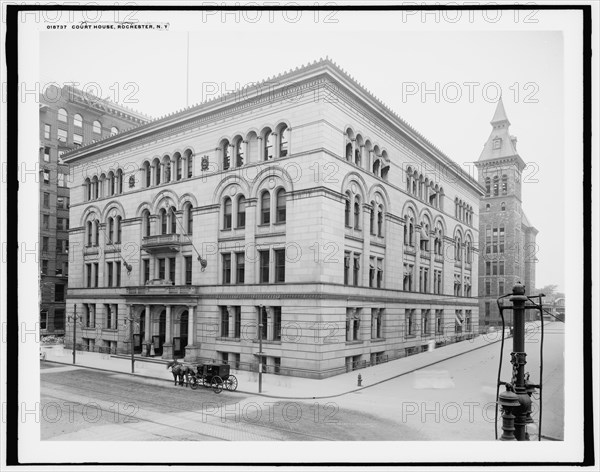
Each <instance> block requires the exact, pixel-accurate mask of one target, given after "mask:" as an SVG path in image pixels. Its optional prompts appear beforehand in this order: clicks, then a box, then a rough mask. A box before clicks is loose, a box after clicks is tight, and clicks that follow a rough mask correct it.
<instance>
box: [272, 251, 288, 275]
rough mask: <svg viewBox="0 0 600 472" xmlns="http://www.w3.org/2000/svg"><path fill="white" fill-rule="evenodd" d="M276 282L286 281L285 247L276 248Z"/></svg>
mask: <svg viewBox="0 0 600 472" xmlns="http://www.w3.org/2000/svg"><path fill="white" fill-rule="evenodd" d="M273 252H274V253H275V282H276V283H282V282H285V249H275V251H273Z"/></svg>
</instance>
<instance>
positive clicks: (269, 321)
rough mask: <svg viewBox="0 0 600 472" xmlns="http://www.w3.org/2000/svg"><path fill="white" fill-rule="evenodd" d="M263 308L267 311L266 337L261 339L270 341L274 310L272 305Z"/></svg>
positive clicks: (271, 338)
mask: <svg viewBox="0 0 600 472" xmlns="http://www.w3.org/2000/svg"><path fill="white" fill-rule="evenodd" d="M265 310H266V311H267V339H266V340H265V339H263V341H272V340H273V330H274V326H273V325H274V321H275V316H274V315H275V310H274V309H273V307H272V306H266V307H265Z"/></svg>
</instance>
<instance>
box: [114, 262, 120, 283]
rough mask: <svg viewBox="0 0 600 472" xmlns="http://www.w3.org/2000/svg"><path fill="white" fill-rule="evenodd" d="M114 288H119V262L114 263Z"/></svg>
mask: <svg viewBox="0 0 600 472" xmlns="http://www.w3.org/2000/svg"><path fill="white" fill-rule="evenodd" d="M115 275H116V277H115V287H120V286H121V262H120V261H119V262H115Z"/></svg>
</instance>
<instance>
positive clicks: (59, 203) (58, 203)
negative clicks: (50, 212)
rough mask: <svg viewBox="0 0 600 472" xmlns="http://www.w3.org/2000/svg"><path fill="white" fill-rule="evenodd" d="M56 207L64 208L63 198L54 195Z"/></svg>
mask: <svg viewBox="0 0 600 472" xmlns="http://www.w3.org/2000/svg"><path fill="white" fill-rule="evenodd" d="M56 208H65V198H64V197H56Z"/></svg>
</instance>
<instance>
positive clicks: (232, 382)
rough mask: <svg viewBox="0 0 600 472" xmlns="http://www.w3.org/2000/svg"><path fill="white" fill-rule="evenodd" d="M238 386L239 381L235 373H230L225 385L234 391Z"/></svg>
mask: <svg viewBox="0 0 600 472" xmlns="http://www.w3.org/2000/svg"><path fill="white" fill-rule="evenodd" d="M237 386H238V381H237V378H236V377H235V375H230V376H229V377H227V380H225V387H226V388H227V390H230V391H232V392H234V391H235V390H236V389H237Z"/></svg>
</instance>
